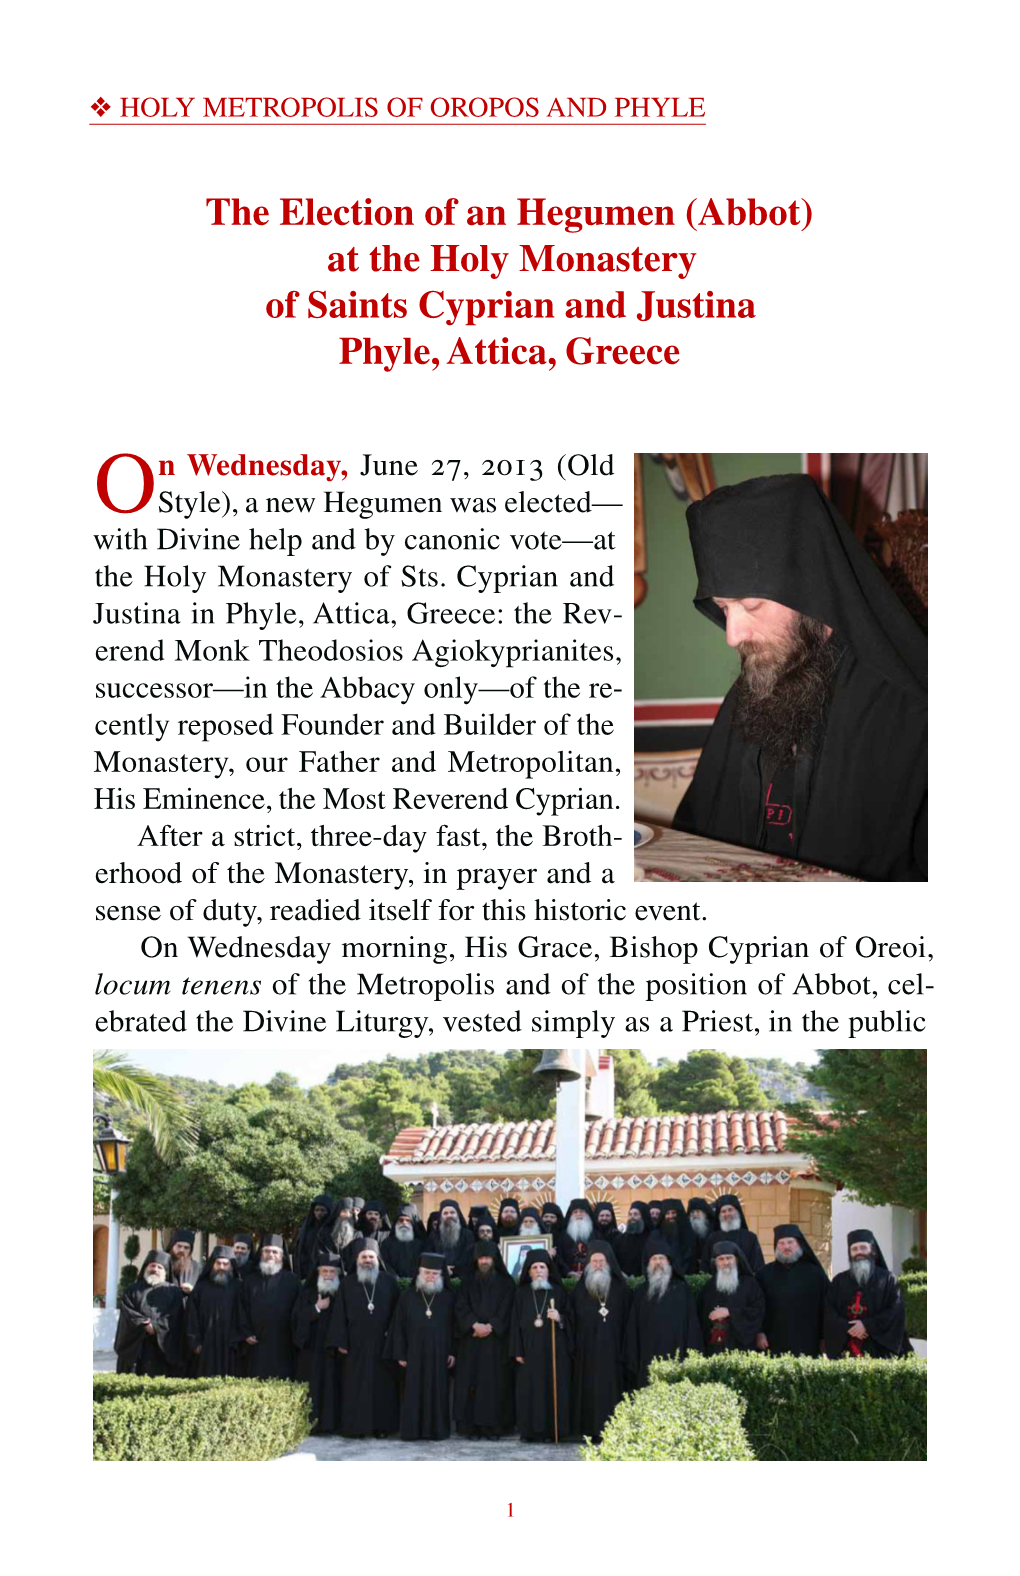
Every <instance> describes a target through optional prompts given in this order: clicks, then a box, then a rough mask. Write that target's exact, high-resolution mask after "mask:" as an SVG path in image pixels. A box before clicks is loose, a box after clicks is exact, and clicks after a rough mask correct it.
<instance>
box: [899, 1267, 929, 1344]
mask: <svg viewBox="0 0 1020 1576" xmlns="http://www.w3.org/2000/svg"><path fill="white" fill-rule="evenodd" d="M900 1291H901V1292H902V1294H903V1307H904V1310H905V1312H906V1315H907V1334H908V1335H909V1336H910V1337H911V1338H912V1339H913V1340H915V1341H926V1340H927V1339H928V1283H927V1281H921V1282H917V1281H907V1282H906V1284H904V1282H903V1281H900Z"/></svg>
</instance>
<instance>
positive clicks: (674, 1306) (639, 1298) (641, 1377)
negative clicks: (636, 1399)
mask: <svg viewBox="0 0 1020 1576" xmlns="http://www.w3.org/2000/svg"><path fill="white" fill-rule="evenodd" d="M653 1253H665V1255H666V1257H667V1258H668V1259H669V1262H670V1264H671V1265H672V1267H673V1278H672V1280H671V1281H670V1283H669V1285H668V1286H667V1287H666V1290H665V1291H664V1292H663V1294H662V1296H661V1297H656V1298H654V1299H652V1298H649V1295H648V1286H647V1283H646V1284H645V1285H644V1286H639V1287H638V1288H637V1290H636V1291H635V1292H634V1293H633V1294H632V1298H631V1305H630V1318H629V1319H628V1320H627V1337H626V1347H625V1356H626V1361H627V1374H628V1377H629V1379H630V1382H631V1384H634V1385H645V1384H647V1383H648V1365H649V1363H650V1362H651V1361H652V1359H653V1357H679V1359H680V1361H681V1362H682V1361H683V1359H684V1358H685V1357H686V1356H687V1353H688V1352H700V1351H703V1350H704V1345H703V1341H702V1334H701V1325H700V1323H699V1322H698V1310H697V1306H696V1304H695V1300H694V1294H693V1292H692V1291H691V1288H690V1287H689V1286H688V1284H687V1282H686V1281H685V1280H684V1278H683V1271H682V1269H681V1268H680V1264H681V1263H682V1260H681V1259H680V1257H679V1255H678V1254H677V1252H676V1250H675V1249H674V1248H673V1247H672V1246H671V1245H670V1244H669V1243H668V1242H665V1241H664V1240H663V1239H662V1238H661V1237H658V1236H656V1235H654V1234H653V1235H652V1236H651V1237H650V1238H649V1239H648V1252H647V1254H646V1255H645V1264H646V1266H647V1263H648V1259H649V1258H650V1257H651V1255H652V1254H653ZM646 1274H647V1268H646Z"/></svg>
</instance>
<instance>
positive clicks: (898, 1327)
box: [825, 1231, 913, 1357]
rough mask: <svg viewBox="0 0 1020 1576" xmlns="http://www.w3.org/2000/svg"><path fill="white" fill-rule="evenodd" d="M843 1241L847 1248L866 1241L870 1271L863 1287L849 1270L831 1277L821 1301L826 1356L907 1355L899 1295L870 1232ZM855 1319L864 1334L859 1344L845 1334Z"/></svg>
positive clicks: (854, 1235)
mask: <svg viewBox="0 0 1020 1576" xmlns="http://www.w3.org/2000/svg"><path fill="white" fill-rule="evenodd" d="M846 1240H847V1246H848V1247H849V1246H850V1245H851V1243H854V1242H870V1244H871V1253H872V1258H873V1260H874V1269H873V1270H872V1272H871V1279H870V1280H869V1281H868V1283H867V1285H865V1286H858V1284H857V1282H856V1281H855V1280H854V1278H853V1276H852V1275H851V1273H850V1271H849V1270H841V1271H840V1273H839V1274H838V1275H835V1276H834V1277H833V1280H832V1285H831V1286H830V1287H829V1292H828V1296H827V1298H826V1301H825V1355H826V1357H905V1356H907V1355H908V1354H909V1353H910V1352H911V1351H912V1350H913V1347H912V1346H911V1344H910V1337H909V1336H908V1334H907V1321H906V1311H905V1309H904V1307H903V1296H902V1294H901V1292H900V1288H899V1286H898V1285H897V1283H896V1277H895V1275H892V1274H890V1272H889V1268H888V1266H887V1264H886V1262H885V1259H884V1257H883V1255H882V1249H881V1248H880V1247H879V1245H878V1243H877V1242H876V1241H875V1238H874V1236H873V1234H872V1233H871V1232H870V1231H851V1232H849V1233H848V1235H847V1239H846ZM857 1319H859V1320H860V1321H861V1323H862V1324H863V1325H864V1328H865V1329H866V1330H867V1332H868V1334H867V1338H866V1339H865V1340H863V1341H857V1340H855V1339H854V1338H853V1337H852V1336H851V1335H850V1334H849V1333H848V1327H849V1325H850V1324H851V1323H852V1322H853V1321H855V1320H857Z"/></svg>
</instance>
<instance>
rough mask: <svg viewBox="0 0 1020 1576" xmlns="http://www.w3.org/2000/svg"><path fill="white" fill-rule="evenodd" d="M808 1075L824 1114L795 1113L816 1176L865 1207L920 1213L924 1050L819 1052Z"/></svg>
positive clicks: (923, 1198) (924, 1182)
mask: <svg viewBox="0 0 1020 1576" xmlns="http://www.w3.org/2000/svg"><path fill="white" fill-rule="evenodd" d="M812 1075H813V1077H814V1079H815V1082H816V1083H818V1084H819V1085H821V1087H822V1088H823V1089H824V1090H825V1091H826V1094H827V1096H828V1098H829V1101H830V1106H829V1109H828V1110H827V1111H824V1112H818V1111H812V1110H809V1109H807V1108H806V1107H805V1108H802V1109H800V1110H798V1111H797V1112H796V1113H795V1114H796V1116H797V1118H798V1121H799V1123H800V1124H801V1134H800V1138H799V1141H800V1143H801V1144H802V1147H803V1148H805V1149H807V1150H808V1151H809V1152H810V1153H811V1154H812V1155H813V1156H814V1159H815V1161H816V1163H817V1165H818V1167H819V1170H820V1171H821V1173H822V1174H823V1176H825V1177H826V1178H828V1180H830V1181H832V1182H842V1183H843V1185H844V1186H845V1187H848V1188H850V1189H852V1191H853V1192H854V1193H856V1194H857V1195H858V1197H859V1198H860V1199H861V1202H862V1203H864V1204H900V1205H902V1207H903V1208H904V1209H925V1208H927V1197H928V1053H927V1051H865V1050H851V1051H836V1050H832V1051H823V1052H822V1055H821V1060H820V1061H819V1064H818V1066H817V1067H815V1068H813V1069H812Z"/></svg>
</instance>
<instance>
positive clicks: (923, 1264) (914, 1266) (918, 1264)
mask: <svg viewBox="0 0 1020 1576" xmlns="http://www.w3.org/2000/svg"><path fill="white" fill-rule="evenodd" d="M912 1270H922V1271H923V1272H924V1274H925V1275H927V1273H928V1260H927V1259H922V1258H920V1257H919V1256H918V1255H917V1254H913V1255H911V1256H910V1257H908V1258H905V1259H904V1260H903V1273H904V1275H909V1274H910V1272H911V1271H912Z"/></svg>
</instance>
